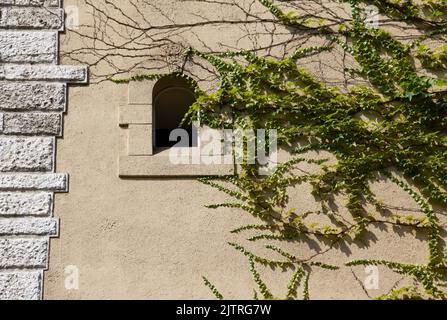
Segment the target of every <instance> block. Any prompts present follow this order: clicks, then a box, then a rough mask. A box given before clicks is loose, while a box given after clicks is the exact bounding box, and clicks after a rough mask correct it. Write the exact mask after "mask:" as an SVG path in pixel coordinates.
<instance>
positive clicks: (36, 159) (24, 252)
mask: <svg viewBox="0 0 447 320" xmlns="http://www.w3.org/2000/svg"><path fill="white" fill-rule="evenodd" d="M63 27H64V11H63V9H62V8H61V4H60V1H59V0H0V300H2V299H27V300H31V299H33V300H34V299H40V298H42V283H43V271H44V270H45V269H46V268H47V266H48V250H49V239H50V237H53V236H57V235H58V224H59V223H58V220H57V219H55V218H54V215H53V199H54V193H55V192H66V191H67V190H68V175H67V174H63V173H55V149H56V137H60V136H61V134H62V125H63V122H62V119H63V113H64V112H65V110H66V105H67V98H66V97H67V83H85V82H86V81H87V68H85V67H79V66H61V65H58V35H59V32H60V31H62V30H63Z"/></svg>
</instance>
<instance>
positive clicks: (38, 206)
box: [0, 192, 53, 216]
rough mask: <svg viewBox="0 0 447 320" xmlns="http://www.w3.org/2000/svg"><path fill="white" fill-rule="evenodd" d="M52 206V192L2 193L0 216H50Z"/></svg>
mask: <svg viewBox="0 0 447 320" xmlns="http://www.w3.org/2000/svg"><path fill="white" fill-rule="evenodd" d="M52 208H53V194H52V193H46V192H27V193H24V192H1V193H0V216H49V215H51V213H52Z"/></svg>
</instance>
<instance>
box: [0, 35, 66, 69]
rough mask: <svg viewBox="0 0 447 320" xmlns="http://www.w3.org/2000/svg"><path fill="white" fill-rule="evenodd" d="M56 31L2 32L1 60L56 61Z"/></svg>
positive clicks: (0, 38) (0, 44)
mask: <svg viewBox="0 0 447 320" xmlns="http://www.w3.org/2000/svg"><path fill="white" fill-rule="evenodd" d="M57 43H58V39H57V33H56V32H25V31H19V32H9V31H7V32H0V62H26V63H36V62H42V63H56V61H57V46H58V44H57Z"/></svg>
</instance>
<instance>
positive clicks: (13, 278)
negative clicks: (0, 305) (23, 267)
mask: <svg viewBox="0 0 447 320" xmlns="http://www.w3.org/2000/svg"><path fill="white" fill-rule="evenodd" d="M41 295H42V272H41V271H31V272H30V271H28V272H24V271H18V272H1V273H0V300H38V299H40V298H41Z"/></svg>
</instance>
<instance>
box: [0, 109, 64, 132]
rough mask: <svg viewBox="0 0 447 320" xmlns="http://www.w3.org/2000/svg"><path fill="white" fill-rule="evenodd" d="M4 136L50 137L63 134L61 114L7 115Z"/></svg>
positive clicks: (4, 120) (4, 123)
mask: <svg viewBox="0 0 447 320" xmlns="http://www.w3.org/2000/svg"><path fill="white" fill-rule="evenodd" d="M3 134H17V135H29V134H32V135H50V136H60V135H61V134H62V114H60V113H5V114H4V115H3Z"/></svg>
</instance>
